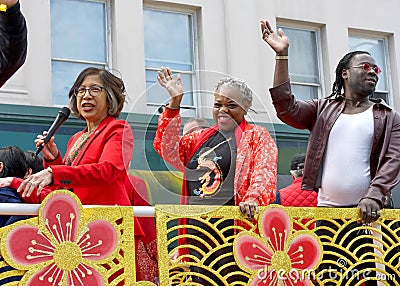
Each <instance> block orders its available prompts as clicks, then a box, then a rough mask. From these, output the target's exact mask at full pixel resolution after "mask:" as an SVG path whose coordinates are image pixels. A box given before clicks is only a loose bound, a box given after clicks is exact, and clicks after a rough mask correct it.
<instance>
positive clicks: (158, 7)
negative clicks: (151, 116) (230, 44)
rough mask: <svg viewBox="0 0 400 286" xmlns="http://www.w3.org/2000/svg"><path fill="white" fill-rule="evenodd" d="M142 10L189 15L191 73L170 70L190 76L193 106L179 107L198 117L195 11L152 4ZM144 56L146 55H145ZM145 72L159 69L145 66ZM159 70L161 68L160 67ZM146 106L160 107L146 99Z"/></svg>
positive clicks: (144, 6)
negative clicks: (191, 55)
mask: <svg viewBox="0 0 400 286" xmlns="http://www.w3.org/2000/svg"><path fill="white" fill-rule="evenodd" d="M144 9H151V10H158V11H161V12H171V13H179V14H185V15H190V16H191V26H192V31H191V33H192V47H191V49H192V54H193V70H192V71H182V70H172V72H173V73H174V74H178V73H180V74H190V75H192V90H191V92H192V94H193V106H191V105H184V104H182V105H181V108H183V109H190V110H194V112H195V114H196V116H199V112H200V108H199V102H200V101H199V92H198V86H200V80H199V78H200V76H199V72H198V67H199V50H198V27H197V25H198V16H197V11H196V9H195V8H193V9H191V8H187V6H185V7H181V6H176V5H174V8H171V7H167V6H165V5H157V4H153V3H146V2H144V3H143V10H144ZM145 54H146V53H145ZM144 68H145V71H147V70H149V71H157V70H159V68H150V67H147V66H146V64H145V66H144ZM160 68H161V67H160ZM184 88H185V87H184ZM146 106H150V107H160V103H154V102H148V101H147V99H146Z"/></svg>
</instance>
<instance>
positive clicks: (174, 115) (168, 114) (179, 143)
mask: <svg viewBox="0 0 400 286" xmlns="http://www.w3.org/2000/svg"><path fill="white" fill-rule="evenodd" d="M157 79H158V82H159V83H160V85H161V86H162V87H164V88H165V89H166V90H167V91H168V93H169V95H170V97H171V99H170V102H169V104H168V106H166V108H165V110H164V112H163V113H162V114H161V115H160V117H159V119H158V126H157V130H156V136H155V137H154V142H153V146H154V149H155V150H156V151H157V153H158V154H159V155H160V157H161V158H163V159H164V160H165V161H167V162H168V163H169V164H171V165H172V166H173V167H174V168H176V169H177V170H180V171H184V169H185V166H184V163H185V162H184V161H185V156H186V155H187V154H186V153H187V152H188V151H189V149H190V146H191V142H193V141H194V136H191V135H193V134H189V135H185V136H183V137H181V136H180V135H179V132H180V126H181V121H182V120H181V116H180V114H179V113H180V103H181V101H182V97H183V94H184V90H183V87H182V83H181V79H180V76H179V75H178V77H177V79H176V80H175V79H174V77H173V75H172V72H171V70H170V69H169V68H162V71H161V72H160V71H159V72H158V78H157Z"/></svg>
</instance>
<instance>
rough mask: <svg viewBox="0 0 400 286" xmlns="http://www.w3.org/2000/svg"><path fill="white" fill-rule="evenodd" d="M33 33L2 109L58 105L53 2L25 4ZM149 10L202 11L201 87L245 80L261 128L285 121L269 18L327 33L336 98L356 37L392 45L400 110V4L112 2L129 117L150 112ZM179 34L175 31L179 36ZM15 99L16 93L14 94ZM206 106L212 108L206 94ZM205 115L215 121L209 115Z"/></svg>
mask: <svg viewBox="0 0 400 286" xmlns="http://www.w3.org/2000/svg"><path fill="white" fill-rule="evenodd" d="M21 5H22V9H23V13H24V14H25V16H26V19H27V23H28V29H29V51H28V58H27V61H26V63H25V65H24V66H23V68H22V69H21V70H20V71H18V72H17V74H16V75H14V76H13V78H12V79H10V80H9V82H8V83H7V84H6V85H5V86H4V87H3V88H2V89H1V90H0V100H1V102H2V103H11V104H23V105H42V106H51V105H52V103H51V102H52V101H51V36H50V1H49V0H21ZM143 5H156V6H157V5H161V7H162V6H167V7H173V8H176V9H183V10H185V9H191V10H195V11H197V12H198V13H197V15H198V17H197V19H196V20H197V28H198V31H197V32H198V39H197V47H198V65H199V69H201V70H206V71H212V73H211V72H210V73H201V76H200V79H199V80H200V85H201V86H200V88H201V89H207V90H211V89H213V87H214V84H215V81H216V80H217V79H218V77H219V76H220V75H221V74H220V73H222V74H230V75H233V76H236V77H240V78H242V79H244V80H245V81H246V82H247V83H248V84H249V85H250V86H251V87H252V88H253V90H254V91H255V93H256V95H257V98H255V100H254V104H253V107H254V109H256V110H257V111H259V114H258V115H252V117H253V119H254V120H255V121H258V122H270V121H272V122H279V121H278V120H277V119H276V117H275V115H274V110H273V107H272V105H271V100H270V98H269V93H268V88H270V87H271V86H272V79H273V72H274V61H275V60H274V54H273V52H272V50H271V49H270V48H269V47H268V46H267V45H266V44H265V43H264V42H263V41H262V40H261V36H260V25H259V20H261V19H269V20H270V21H271V23H272V25H273V26H275V25H276V22H279V23H290V24H291V25H294V26H296V25H299V26H301V27H313V28H318V29H319V30H320V36H321V48H322V50H321V59H322V67H321V68H322V75H323V81H322V83H323V94H322V95H323V96H326V95H328V94H329V93H330V90H331V86H332V83H333V80H334V70H335V67H336V65H337V63H338V61H339V59H340V58H341V57H342V56H343V55H344V54H345V53H347V52H348V49H349V48H348V36H349V31H350V32H351V33H352V34H357V35H365V36H367V37H371V36H372V37H374V36H377V37H384V38H386V40H387V42H388V52H389V63H388V64H389V72H390V74H389V82H390V93H391V94H392V95H393V98H391V99H392V100H391V103H392V105H393V106H394V107H395V109H397V110H400V97H399V94H400V83H399V72H400V59H399V56H398V54H399V49H400V37H399V35H400V20H399V16H398V13H399V11H400V1H398V0H384V1H378V2H377V1H374V0H352V1H348V0H337V1H324V0H170V1H165V0H159V1H147V0H145V1H144V4H143V2H142V1H141V0H113V1H112V3H111V7H112V9H111V11H110V13H111V16H112V17H111V19H112V23H111V34H112V37H111V41H112V45H111V46H112V50H111V58H112V67H113V68H115V69H117V70H118V71H119V72H120V73H121V74H122V77H123V79H124V81H125V83H126V86H127V91H128V94H129V96H130V97H131V100H130V101H129V104H128V106H127V107H126V108H125V111H129V112H134V113H143V112H145V110H146V109H145V108H144V107H145V105H146V100H145V96H144V92H145V88H146V85H145V69H144V45H143V12H142V11H143ZM171 32H173V28H172V30H171ZM10 93H11V94H12V95H11V94H10ZM198 100H199V106H209V107H211V106H212V101H213V99H212V96H210V95H209V94H208V95H207V94H203V95H201V96H200V98H199V99H198ZM200 115H202V116H205V117H211V115H210V112H209V109H208V110H207V108H203V110H201V111H200Z"/></svg>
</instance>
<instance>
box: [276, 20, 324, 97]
mask: <svg viewBox="0 0 400 286" xmlns="http://www.w3.org/2000/svg"><path fill="white" fill-rule="evenodd" d="M278 28H282V29H283V30H284V32H285V34H287V35H288V36H289V38H290V39H291V42H293V41H297V43H295V44H293V45H291V46H290V47H289V76H290V79H291V84H292V86H293V91H294V93H295V94H296V97H297V98H298V99H302V100H308V99H314V98H318V97H320V95H321V94H322V90H321V87H322V83H321V82H322V80H321V78H322V73H321V68H320V66H321V55H320V51H321V49H320V45H319V42H320V41H319V31H318V30H314V29H306V28H294V27H290V26H285V25H279V26H278V27H277V29H278ZM290 48H292V49H295V50H290ZM296 48H297V49H296ZM305 51H306V52H305ZM310 51H311V52H312V55H311V56H309V57H304V55H305V54H309V53H310ZM300 60H305V61H306V62H304V63H301V62H299V61H300Z"/></svg>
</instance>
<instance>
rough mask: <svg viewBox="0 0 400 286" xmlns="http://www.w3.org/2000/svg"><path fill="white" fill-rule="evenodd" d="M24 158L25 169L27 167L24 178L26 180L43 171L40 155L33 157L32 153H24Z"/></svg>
mask: <svg viewBox="0 0 400 286" xmlns="http://www.w3.org/2000/svg"><path fill="white" fill-rule="evenodd" d="M25 156H26V167H27V172H26V176H25V177H26V178H28V177H29V176H30V175H32V174H35V173H37V172H40V171H42V170H43V169H44V167H43V158H42V157H41V156H40V155H37V156H35V152H34V151H26V152H25Z"/></svg>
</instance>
